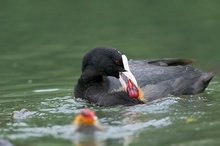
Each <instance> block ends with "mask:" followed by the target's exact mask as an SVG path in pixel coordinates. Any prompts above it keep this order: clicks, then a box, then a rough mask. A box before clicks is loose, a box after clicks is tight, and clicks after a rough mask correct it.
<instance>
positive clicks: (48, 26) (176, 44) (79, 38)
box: [0, 0, 220, 145]
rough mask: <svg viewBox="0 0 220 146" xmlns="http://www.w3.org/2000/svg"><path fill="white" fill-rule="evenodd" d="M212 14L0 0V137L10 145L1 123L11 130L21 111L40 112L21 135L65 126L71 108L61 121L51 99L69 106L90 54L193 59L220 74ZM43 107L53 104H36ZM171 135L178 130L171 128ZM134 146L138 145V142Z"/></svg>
mask: <svg viewBox="0 0 220 146" xmlns="http://www.w3.org/2000/svg"><path fill="white" fill-rule="evenodd" d="M219 6H220V1H217V0H212V1H207V0H199V1H198V0H197V1H189V0H188V1H186V0H167V1H164V0H159V1H150V0H122V1H118V0H111V1H106V0H102V1H98V0H93V1H76V0H75V1H70V0H65V1H64V0H63V1H62V0H37V1H29V0H18V1H11V0H1V1H0V68H1V71H0V112H1V111H2V113H0V116H1V118H0V119H3V120H2V121H0V128H2V129H4V130H2V132H1V131H0V132H1V133H3V134H2V135H0V137H5V138H6V139H7V138H9V139H10V138H12V137H10V136H9V135H10V134H12V133H16V130H15V131H13V132H11V131H10V130H9V131H8V129H10V128H9V127H10V126H11V125H10V124H8V122H9V123H11V124H12V125H13V123H14V122H11V120H10V116H11V113H12V112H13V110H19V109H21V108H22V107H27V108H29V109H31V110H34V111H37V113H38V112H45V116H43V117H41V116H40V115H37V116H36V117H38V118H39V119H38V120H32V121H28V122H27V123H28V124H27V127H35V125H38V124H39V123H41V124H39V125H44V126H47V125H49V123H51V119H56V120H54V121H53V123H52V124H51V125H56V124H58V123H59V124H61V125H62V124H63V125H66V124H67V123H71V121H70V120H72V118H73V117H74V115H71V114H70V113H77V112H78V111H77V110H76V111H75V110H73V111H72V109H75V107H69V109H68V108H67V109H65V110H64V111H61V113H62V114H60V119H59V118H58V117H57V116H55V115H53V114H51V111H53V110H54V111H57V107H62V106H63V105H62V104H61V102H60V100H61V99H60V98H58V99H56V97H65V99H66V100H68V101H69V100H72V96H73V87H74V85H75V84H76V81H77V79H78V77H79V75H80V73H81V60H82V57H83V55H84V54H85V53H86V52H88V51H89V50H90V49H92V48H94V47H96V46H111V47H115V48H118V50H120V51H121V52H122V53H124V54H126V55H127V57H128V58H129V59H158V58H177V57H178V58H193V59H195V60H197V62H196V63H195V64H193V66H194V67H196V68H200V69H202V70H205V71H213V70H215V71H219V70H220V62H219V60H220V59H219V53H220V48H219V46H220V8H219ZM213 81H214V82H217V85H213V86H212V89H213V90H214V91H216V92H217V93H215V95H214V96H215V97H216V99H217V97H218V95H219V92H218V91H217V90H219V84H218V83H219V78H218V75H217V76H216V77H215V78H214V80H213ZM41 89H44V90H41ZM46 89H53V90H51V91H54V92H44V91H47V90H46ZM41 91H42V92H41ZM48 91H49V90H48ZM69 96H70V97H69ZM210 98H211V97H210ZM47 99H51V100H52V99H53V101H54V102H52V101H51V102H49V103H47V102H46V103H47V104H41V102H45V100H47ZM212 99H213V98H212ZM198 100H199V99H198ZM30 103H31V104H30ZM218 103H220V101H219V102H218ZM187 104H188V103H187ZM70 105H71V104H70ZM73 105H74V104H73ZM195 105H196V104H195ZM43 109H44V110H43ZM76 109H80V106H76ZM97 110H98V109H97ZM205 110H206V109H204V111H205ZM212 110H213V111H215V108H213V109H212ZM113 111H114V110H113ZM68 113H69V114H68ZM184 113H186V112H184ZM115 114H116V113H115V112H112V113H111V112H110V115H115ZM190 114H191V113H190ZM116 115H117V114H116ZM117 116H118V117H120V115H117ZM180 116H182V115H180ZM36 117H35V118H36ZM48 117H50V120H49V118H48ZM64 117H68V118H67V119H66V120H64V119H65V118H64ZM213 117H214V116H213ZM213 117H211V118H213ZM45 119H46V120H45ZM115 120H116V119H115V118H114V117H113V118H112V121H115ZM36 121H37V122H38V124H36ZM104 121H106V120H104ZM106 123H108V120H107V121H106ZM110 125H111V124H110ZM177 127H181V126H180V125H178V123H177ZM201 127H202V126H201ZM216 127H218V126H216ZM216 127H214V129H215V128H216ZM13 128H14V129H16V127H13ZM209 130H210V131H211V130H212V129H209ZM33 131H35V130H33ZM146 131H147V130H146ZM17 133H19V132H17ZM39 133H40V132H39ZM41 133H44V132H42V131H41ZM145 133H146V132H145ZM155 133H156V134H157V132H155ZM24 134H25V132H24ZM185 134H186V135H187V134H188V132H186V133H185ZM197 134H198V133H197ZM145 135H146V134H145ZM168 135H169V134H168ZM175 135H176V131H174V132H173V136H175ZM195 135H196V134H195ZM214 135H218V134H216V133H214V134H210V135H209V136H208V137H213V136H214ZM16 136H18V135H16V134H15V139H16V138H18V137H16ZM26 136H27V137H28V134H27V135H26ZM160 136H161V135H160ZM181 137H182V136H179V139H181ZM187 138H189V137H187ZM187 138H186V139H187ZM18 139H19V138H18ZM140 139H142V140H143V142H145V137H141V138H140ZM174 139H175V138H174ZM176 139H177V140H178V136H177V137H176ZM163 140H164V141H166V140H165V139H162V140H161V141H158V143H160V142H161V143H162V144H163V143H164V141H163ZM18 141H19V140H18ZM26 141H27V140H26ZM48 141H52V140H51V139H50V140H48ZM53 141H54V139H53ZM167 141H169V140H167ZM170 141H172V140H170ZM170 141H169V142H170ZM183 141H184V140H183ZM150 142H152V141H148V143H150ZM113 143H114V142H113ZM115 143H117V142H115ZM118 143H119V144H120V141H118ZM152 143H154V142H152ZM158 143H157V144H158ZM171 143H172V142H171ZM53 144H54V143H53ZM206 144H207V143H206ZM21 145H22V144H21ZM186 145H187V144H186Z"/></svg>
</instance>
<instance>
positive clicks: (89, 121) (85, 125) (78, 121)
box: [73, 108, 104, 133]
mask: <svg viewBox="0 0 220 146" xmlns="http://www.w3.org/2000/svg"><path fill="white" fill-rule="evenodd" d="M73 124H74V125H75V126H76V127H75V132H82V133H93V132H95V131H102V130H104V128H103V126H102V125H101V124H100V122H99V120H98V118H97V116H96V113H95V112H94V111H93V110H90V109H88V108H84V109H82V111H81V113H80V114H78V115H77V116H76V117H75V119H74V121H73Z"/></svg>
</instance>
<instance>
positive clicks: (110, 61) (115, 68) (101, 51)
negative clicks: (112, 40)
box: [82, 47, 125, 78]
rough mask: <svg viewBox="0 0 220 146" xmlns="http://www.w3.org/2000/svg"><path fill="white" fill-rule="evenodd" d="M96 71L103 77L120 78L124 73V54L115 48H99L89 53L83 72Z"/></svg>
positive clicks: (83, 64)
mask: <svg viewBox="0 0 220 146" xmlns="http://www.w3.org/2000/svg"><path fill="white" fill-rule="evenodd" d="M85 70H95V71H96V72H97V73H98V74H99V75H101V76H114V77H116V78H119V72H124V71H125V69H124V65H123V62H122V53H121V52H119V51H118V50H116V49H115V48H110V47H97V48H94V49H93V50H91V51H90V52H88V53H87V54H86V55H85V56H84V58H83V62H82V72H84V71H85Z"/></svg>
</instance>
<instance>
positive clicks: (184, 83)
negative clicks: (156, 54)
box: [74, 47, 214, 106]
mask: <svg viewBox="0 0 220 146" xmlns="http://www.w3.org/2000/svg"><path fill="white" fill-rule="evenodd" d="M193 62H194V60H192V59H177V58H166V59H160V60H130V61H127V58H126V56H125V55H123V54H122V53H121V52H120V51H118V50H117V49H115V48H111V47H96V48H94V49H92V50H91V51H89V52H88V53H87V54H86V55H85V56H84V57H83V60H82V74H81V76H80V78H79V80H78V82H77V85H76V86H75V89H74V94H75V97H76V98H82V99H86V100H87V101H88V102H90V103H95V104H97V105H99V106H112V105H135V104H143V103H146V102H149V101H152V100H155V99H158V98H162V97H165V96H167V95H168V94H171V95H175V96H180V95H192V94H197V93H201V92H203V91H204V90H205V88H206V87H207V86H208V84H209V82H210V80H211V79H212V77H213V76H214V73H213V72H209V73H205V72H203V71H201V70H197V69H194V68H193V67H190V66H188V64H190V63H193Z"/></svg>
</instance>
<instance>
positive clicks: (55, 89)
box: [33, 88, 60, 93]
mask: <svg viewBox="0 0 220 146" xmlns="http://www.w3.org/2000/svg"><path fill="white" fill-rule="evenodd" d="M58 90H60V89H58V88H54V89H39V90H34V91H33V92H36V93H41V92H53V91H58Z"/></svg>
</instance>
